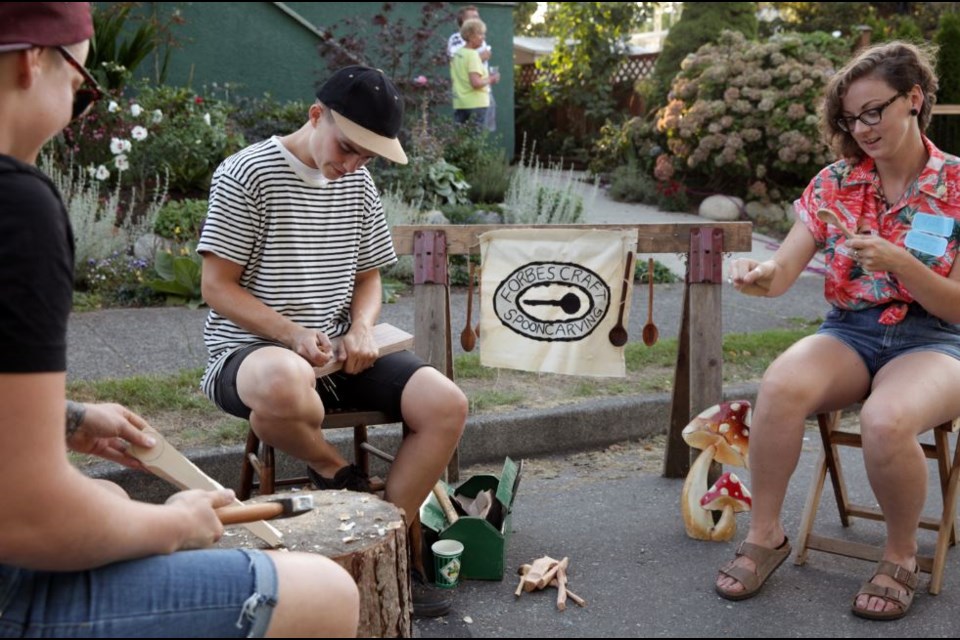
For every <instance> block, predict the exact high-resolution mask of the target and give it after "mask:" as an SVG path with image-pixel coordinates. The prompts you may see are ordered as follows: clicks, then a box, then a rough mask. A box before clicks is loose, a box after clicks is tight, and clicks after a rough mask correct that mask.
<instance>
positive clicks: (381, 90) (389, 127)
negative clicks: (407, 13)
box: [317, 65, 407, 164]
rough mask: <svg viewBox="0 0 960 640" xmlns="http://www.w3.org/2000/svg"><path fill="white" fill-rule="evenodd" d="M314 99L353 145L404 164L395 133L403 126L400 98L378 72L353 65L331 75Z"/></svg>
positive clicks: (385, 78)
mask: <svg viewBox="0 0 960 640" xmlns="http://www.w3.org/2000/svg"><path fill="white" fill-rule="evenodd" d="M317 99H318V100H319V101H320V102H322V103H323V104H324V106H326V107H327V108H328V109H330V111H331V112H332V114H333V121H334V123H336V125H337V126H338V127H339V128H340V130H341V131H343V134H344V135H345V136H347V138H349V139H350V141H351V142H353V143H354V144H356V145H358V146H360V147H363V148H364V149H367V150H368V151H371V152H373V153H375V154H377V155H378V156H382V157H384V158H386V159H387V160H390V161H392V162H396V163H398V164H407V154H406V153H405V152H404V151H403V147H402V146H401V145H400V141H399V140H398V139H397V134H398V133H400V128H401V126H402V125H403V98H401V97H400V92H399V91H397V88H396V87H395V86H394V84H393V82H391V81H390V79H389V78H388V77H387V76H386V75H385V74H384V73H383V72H382V71H380V70H379V69H373V68H371V67H364V66H360V65H353V66H349V67H344V68H343V69H340V70H339V71H337V72H336V73H334V74H333V75H332V76H331V77H330V78H329V79H328V80H327V81H326V82H324V83H323V86H322V87H320V89H319V90H318V91H317Z"/></svg>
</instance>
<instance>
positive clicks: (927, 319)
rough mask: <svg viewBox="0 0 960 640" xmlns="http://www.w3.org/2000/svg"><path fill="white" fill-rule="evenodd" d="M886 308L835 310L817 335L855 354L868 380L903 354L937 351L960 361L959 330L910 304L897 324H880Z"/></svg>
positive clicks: (959, 327)
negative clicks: (849, 349)
mask: <svg viewBox="0 0 960 640" xmlns="http://www.w3.org/2000/svg"><path fill="white" fill-rule="evenodd" d="M885 308H886V307H872V308H870V309H864V310H862V311H848V310H845V309H838V308H836V307H834V308H833V309H831V310H830V311H829V312H828V313H827V317H826V320H824V322H823V324H822V325H820V329H819V330H818V331H817V333H818V334H823V335H828V336H833V337H834V338H836V339H837V340H840V341H841V342H843V343H844V344H845V345H847V346H848V347H850V348H851V349H853V350H854V351H856V352H857V355H859V356H860V358H861V359H862V360H863V363H864V364H865V365H867V369H868V370H869V371H870V376H871V377H873V376H875V375H876V374H877V371H879V370H880V369H881V368H883V366H884V365H886V364H887V363H888V362H890V361H891V360H893V359H894V358H896V357H897V356H902V355H904V354H905V353H912V352H914V351H936V352H938V353H943V354H946V355H948V356H950V357H952V358H955V359H957V360H960V326H958V325H955V324H952V323H949V322H945V321H944V320H941V319H940V318H938V317H937V316H934V315H931V314H929V313H927V311H926V309H924V308H923V307H921V306H920V305H919V304H916V303H914V304H911V305H910V306H909V310H908V311H907V316H906V317H905V318H904V319H903V321H902V322H900V323H899V324H893V325H885V324H880V314H882V313H883V311H884V309H885Z"/></svg>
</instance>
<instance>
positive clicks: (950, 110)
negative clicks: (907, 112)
mask: <svg viewBox="0 0 960 640" xmlns="http://www.w3.org/2000/svg"><path fill="white" fill-rule="evenodd" d="M930 113H931V114H932V115H935V116H960V104H935V105H933V109H931V111H930Z"/></svg>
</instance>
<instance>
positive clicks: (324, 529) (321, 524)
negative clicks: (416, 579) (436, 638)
mask: <svg viewBox="0 0 960 640" xmlns="http://www.w3.org/2000/svg"><path fill="white" fill-rule="evenodd" d="M310 493H311V494H312V495H313V499H314V505H315V508H314V509H313V510H312V511H310V512H309V513H304V514H301V515H298V516H293V517H291V518H280V519H274V520H271V521H270V524H272V525H273V526H275V527H276V528H277V529H279V530H280V532H281V533H283V539H284V548H286V549H288V550H290V551H303V552H308V553H319V554H321V555H324V556H326V557H328V558H330V559H331V560H333V561H334V562H336V563H337V564H339V565H340V566H341V567H343V568H344V569H346V570H347V571H348V572H349V573H350V575H351V576H353V579H354V581H355V582H356V583H357V588H358V589H359V590H360V626H359V628H358V629H357V636H358V637H360V638H373V637H382V638H385V637H404V638H409V637H411V635H412V626H411V623H410V614H411V611H412V604H411V600H410V575H409V569H408V562H409V558H408V553H409V551H408V547H407V527H406V523H405V519H404V514H403V511H402V510H401V509H398V508H397V507H395V506H394V505H392V504H390V503H389V502H385V501H383V500H381V499H379V498H377V497H376V496H374V495H371V494H367V493H357V492H354V491H312V492H310ZM271 497H276V496H257V497H256V498H253V499H251V500H248V501H247V503H246V504H249V503H253V502H263V501H264V500H269V499H270V498H271ZM217 546H218V547H220V548H225V549H233V548H247V549H266V548H268V547H267V546H266V544H265V543H264V542H263V541H262V540H260V539H259V538H256V537H255V536H253V535H252V534H250V533H249V532H248V531H247V530H246V529H244V528H243V527H240V526H230V527H228V528H227V531H226V533H225V535H224V536H223V538H222V539H221V540H220V542H219V543H218V544H217Z"/></svg>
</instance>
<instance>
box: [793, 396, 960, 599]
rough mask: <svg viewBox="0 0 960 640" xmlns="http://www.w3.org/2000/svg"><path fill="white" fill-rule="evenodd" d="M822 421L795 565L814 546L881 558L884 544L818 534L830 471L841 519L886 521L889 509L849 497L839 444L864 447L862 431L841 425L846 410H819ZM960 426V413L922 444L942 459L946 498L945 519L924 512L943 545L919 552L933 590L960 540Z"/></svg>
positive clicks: (927, 526)
mask: <svg viewBox="0 0 960 640" xmlns="http://www.w3.org/2000/svg"><path fill="white" fill-rule="evenodd" d="M817 422H818V424H819V426H820V439H821V440H822V443H823V447H822V451H821V453H820V458H819V460H818V461H817V466H816V469H815V470H814V475H813V481H812V482H811V484H810V492H809V493H808V494H807V502H806V504H805V506H804V508H803V517H802V518H801V520H800V533H799V535H798V536H797V553H796V556H795V558H794V564H797V565H802V564H804V563H805V562H806V560H807V552H808V551H810V550H811V549H812V550H815V551H823V552H825V553H833V554H836V555H843V556H848V557H851V558H860V559H862V560H872V561H879V560H880V559H881V556H882V554H883V547H881V546H873V545H868V544H864V543H860V542H853V541H850V540H844V539H841V538H832V537H828V536H821V535H817V534H815V533H813V524H814V520H815V519H816V516H817V508H818V507H819V505H820V496H821V495H822V493H823V485H824V481H825V480H826V477H827V475H829V476H830V481H831V482H832V483H833V492H834V495H835V496H836V498H837V508H838V509H839V511H840V522H841V524H843V526H844V527H848V526H850V518H853V517H855V518H866V519H870V520H879V521H883V519H884V518H883V513H882V512H881V511H880V510H879V509H875V508H872V507H866V506H862V505H856V504H851V503H850V501H849V500H848V498H847V487H846V484H845V483H844V480H843V470H842V469H841V466H840V455H839V452H838V451H837V447H841V446H847V447H862V444H861V441H860V431H859V429H857V430H856V431H848V430H840V428H839V426H840V412H839V411H835V412H833V413H820V414H817ZM958 429H960V418H958V419H954V420H952V421H950V422H945V423H943V424H941V425H938V426H937V427H936V428H934V429H933V435H934V444H926V443H921V447H922V448H923V452H924V455H925V456H926V457H927V458H929V459H932V460H936V461H937V470H938V472H939V476H940V491H941V496H942V498H943V511H942V513H941V515H940V517H939V518H928V517H922V518H921V519H920V527H921V528H923V529H929V530H931V531H936V532H937V545H936V549H935V551H934V553H933V555H932V556H930V555H919V554H918V555H917V563H918V564H919V565H920V570H921V571H925V572H926V573H929V574H930V587H929V591H930V593H931V594H934V595H936V594H937V593H940V587H941V585H942V583H943V568H944V563H945V562H946V556H947V547H948V546H951V545H954V544H956V543H957V529H956V510H957V486H958V481H960V446H958V447H955V451H954V454H953V456H952V460H951V455H950V440H949V435H950V434H951V433H956V432H957V431H958Z"/></svg>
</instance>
